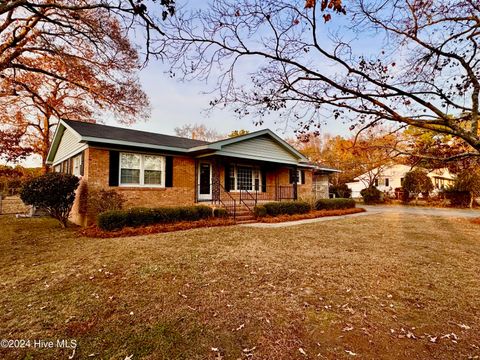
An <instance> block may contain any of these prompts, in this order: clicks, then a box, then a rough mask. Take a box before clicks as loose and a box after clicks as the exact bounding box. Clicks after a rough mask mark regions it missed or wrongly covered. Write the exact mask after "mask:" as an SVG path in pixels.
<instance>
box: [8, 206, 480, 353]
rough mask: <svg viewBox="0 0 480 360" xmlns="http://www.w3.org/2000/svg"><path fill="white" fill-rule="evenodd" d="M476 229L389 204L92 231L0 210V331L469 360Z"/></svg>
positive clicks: (477, 307)
mask: <svg viewBox="0 0 480 360" xmlns="http://www.w3.org/2000/svg"><path fill="white" fill-rule="evenodd" d="M479 232H480V226H479V225H475V224H472V223H469V222H468V221H466V220H458V219H446V218H434V217H426V216H425V217H419V216H409V215H398V214H387V215H385V216H383V217H381V218H380V217H378V216H365V217H357V218H350V219H342V220H334V221H328V222H320V223H316V224H308V225H301V226H296V227H287V228H269V229H259V228H248V227H239V226H234V227H223V228H222V227H220V228H211V229H197V230H190V231H181V232H175V233H167V234H156V235H149V236H140V237H129V238H117V239H92V238H82V237H79V236H78V234H77V232H76V229H75V228H70V229H67V230H62V229H61V228H60V227H58V226H57V225H56V223H55V221H51V220H48V219H14V218H12V217H0V254H1V255H0V256H1V261H0V267H1V268H0V309H1V311H0V323H1V327H0V339H1V338H7V339H22V338H23V339H32V340H33V339H43V340H56V339H75V340H77V342H78V347H77V349H76V355H75V359H124V358H125V357H126V356H128V355H132V354H133V359H135V360H136V359H209V358H211V359H214V358H215V357H217V358H223V359H244V358H246V354H247V353H246V352H244V349H250V350H251V349H252V348H255V349H254V350H253V351H251V354H253V355H254V357H253V358H254V359H255V358H257V359H302V358H311V359H314V358H319V359H322V358H323V359H325V358H328V359H342V358H352V356H351V355H349V354H348V353H347V352H346V351H347V350H348V351H352V352H354V353H356V354H357V357H358V358H365V359H371V358H382V359H405V358H411V359H427V358H428V359H454V358H465V359H467V358H468V357H469V356H470V357H472V358H474V356H480V278H479V274H480V261H479V259H480V236H479ZM463 325H466V326H468V327H469V329H466V328H465V326H463ZM402 329H403V330H402ZM451 333H454V334H455V335H456V336H457V337H458V340H457V342H456V343H455V342H453V341H452V335H450V337H451V338H450V339H448V338H441V337H442V336H444V335H447V334H451ZM407 334H408V336H407ZM412 334H413V335H414V336H415V339H413V338H412ZM434 337H437V341H436V342H431V341H430V339H431V338H434ZM212 348H218V350H219V351H218V352H216V351H212ZM299 348H302V349H303V350H304V351H305V352H306V354H307V356H304V355H302V354H301V353H300V351H299ZM71 352H72V351H71V350H62V349H43V350H38V349H33V348H30V349H0V358H1V359H29V358H32V359H59V358H65V357H66V356H67V355H70V354H71ZM92 354H94V356H91V357H89V355H92Z"/></svg>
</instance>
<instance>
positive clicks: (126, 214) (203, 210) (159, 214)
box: [97, 205, 213, 231]
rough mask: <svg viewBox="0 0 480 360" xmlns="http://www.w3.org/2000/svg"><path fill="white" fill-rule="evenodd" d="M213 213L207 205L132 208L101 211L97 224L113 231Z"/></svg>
mask: <svg viewBox="0 0 480 360" xmlns="http://www.w3.org/2000/svg"><path fill="white" fill-rule="evenodd" d="M112 214H113V215H112ZM212 215H213V213H212V208H211V207H209V206H205V205H199V206H178V207H161V208H152V209H149V208H132V209H129V210H113V211H107V212H104V213H101V214H100V215H98V216H97V225H98V227H99V228H101V229H102V230H106V231H111V230H118V229H121V228H123V227H125V226H130V227H139V226H148V225H154V224H166V223H175V222H180V221H196V220H201V219H208V218H210V217H212ZM105 218H106V219H105ZM116 220H118V223H116V222H115V221H116ZM105 224H106V225H105Z"/></svg>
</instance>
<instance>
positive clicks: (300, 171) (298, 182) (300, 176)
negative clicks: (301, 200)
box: [288, 169, 305, 185]
mask: <svg viewBox="0 0 480 360" xmlns="http://www.w3.org/2000/svg"><path fill="white" fill-rule="evenodd" d="M302 171H304V170H302V169H297V185H305V184H302ZM288 176H289V177H290V173H289V174H288ZM289 180H290V179H289ZM289 183H290V181H289ZM293 184H295V182H292V183H290V185H293Z"/></svg>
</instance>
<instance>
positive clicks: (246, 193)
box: [197, 183, 296, 219]
mask: <svg viewBox="0 0 480 360" xmlns="http://www.w3.org/2000/svg"><path fill="white" fill-rule="evenodd" d="M215 185H216V186H217V189H214V188H213V186H215ZM215 185H214V184H210V190H211V197H210V198H205V199H201V198H199V199H198V200H199V201H202V200H204V201H210V202H211V203H212V204H218V205H221V206H223V207H224V208H225V209H226V210H227V212H228V213H229V214H230V215H232V216H233V218H234V219H235V217H236V213H237V204H241V205H244V206H245V207H246V208H247V209H248V210H249V211H250V212H253V208H254V207H255V206H257V205H258V204H259V203H260V204H261V203H262V202H269V201H282V200H295V199H296V196H295V188H294V185H278V186H263V187H260V188H259V189H254V190H248V189H241V190H230V191H227V190H226V189H225V188H224V187H223V186H222V184H218V183H217V184H215ZM205 189H208V188H207V187H205ZM199 190H200V185H198V186H197V194H199ZM199 195H201V194H199ZM204 195H207V194H204Z"/></svg>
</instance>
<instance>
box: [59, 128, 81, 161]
mask: <svg viewBox="0 0 480 360" xmlns="http://www.w3.org/2000/svg"><path fill="white" fill-rule="evenodd" d="M83 146H85V144H83V143H81V142H80V141H79V140H78V137H77V136H76V135H75V134H74V133H73V132H72V131H71V130H69V129H65V131H64V133H63V135H62V139H61V140H60V144H59V145H58V149H57V153H56V154H55V158H54V159H53V163H54V164H56V163H57V162H58V161H60V160H64V159H66V158H67V157H70V156H71V155H73V154H74V153H75V152H77V151H78V150H80V149H81V148H82V147H83Z"/></svg>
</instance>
